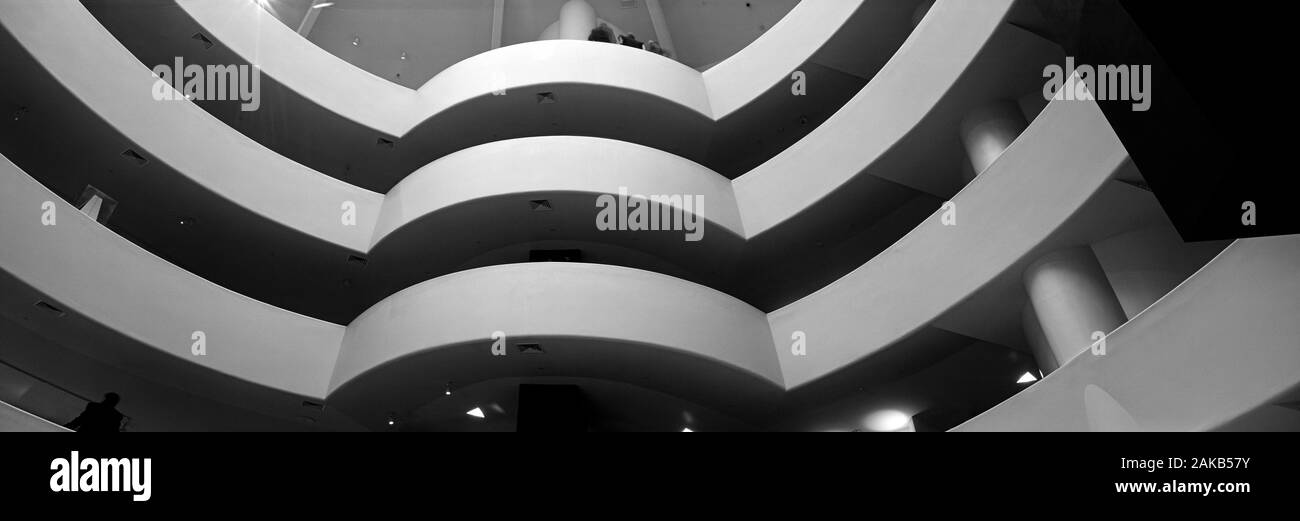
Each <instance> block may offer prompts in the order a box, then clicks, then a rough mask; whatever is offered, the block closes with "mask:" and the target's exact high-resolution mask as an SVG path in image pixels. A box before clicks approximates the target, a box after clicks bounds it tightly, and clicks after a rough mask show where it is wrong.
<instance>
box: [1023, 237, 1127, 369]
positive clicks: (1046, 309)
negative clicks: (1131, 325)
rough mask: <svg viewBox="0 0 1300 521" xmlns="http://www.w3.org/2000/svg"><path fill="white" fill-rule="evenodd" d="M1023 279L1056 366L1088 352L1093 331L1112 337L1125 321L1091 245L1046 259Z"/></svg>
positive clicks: (1038, 262) (1058, 252)
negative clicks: (1111, 334)
mask: <svg viewBox="0 0 1300 521" xmlns="http://www.w3.org/2000/svg"><path fill="white" fill-rule="evenodd" d="M1024 280H1025V289H1026V290H1027V292H1028V293H1029V302H1030V305H1031V306H1033V309H1034V316H1035V318H1037V319H1038V320H1037V321H1038V325H1039V326H1041V328H1042V331H1043V336H1044V337H1045V338H1046V339H1047V344H1048V346H1049V347H1050V348H1051V352H1052V354H1053V355H1055V362H1056V363H1057V364H1058V365H1060V364H1064V363H1066V362H1068V361H1069V360H1070V359H1071V358H1074V356H1075V355H1078V354H1079V353H1082V352H1083V351H1086V350H1088V349H1090V348H1091V347H1092V344H1093V333H1094V332H1096V331H1101V332H1102V333H1103V334H1110V332H1111V331H1114V330H1115V328H1117V327H1119V326H1120V325H1122V324H1124V321H1125V320H1126V318H1125V316H1124V308H1123V307H1121V306H1120V303H1119V299H1118V298H1116V297H1115V292H1114V291H1113V290H1112V289H1111V287H1110V282H1109V281H1107V280H1106V273H1105V272H1104V271H1102V269H1101V264H1100V263H1099V262H1097V256H1096V255H1094V254H1093V253H1092V248H1090V247H1088V246H1079V247H1074V248H1068V249H1065V250H1060V251H1056V252H1053V253H1049V254H1047V255H1044V256H1043V257H1042V258H1041V259H1039V260H1038V261H1036V262H1034V263H1033V264H1030V265H1029V267H1028V268H1026V269H1025V274H1024ZM1031 342H1032V340H1031Z"/></svg>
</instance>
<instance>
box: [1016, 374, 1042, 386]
mask: <svg viewBox="0 0 1300 521" xmlns="http://www.w3.org/2000/svg"><path fill="white" fill-rule="evenodd" d="M1037 381H1038V377H1037V376H1034V373H1025V374H1022V375H1020V379H1019V380H1016V383H1018V384H1027V383H1029V382H1037Z"/></svg>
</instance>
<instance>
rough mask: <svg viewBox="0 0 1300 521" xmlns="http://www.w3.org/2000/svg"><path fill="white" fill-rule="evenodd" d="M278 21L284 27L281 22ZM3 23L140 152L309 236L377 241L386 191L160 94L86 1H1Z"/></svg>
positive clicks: (350, 243)
mask: <svg viewBox="0 0 1300 521" xmlns="http://www.w3.org/2000/svg"><path fill="white" fill-rule="evenodd" d="M214 3H215V2H214ZM221 3H222V4H223V5H230V4H227V3H225V2H221ZM249 5H253V4H252V3H251V2H249ZM254 8H256V6H255V5H254ZM269 23H274V24H276V25H281V26H283V24H281V23H280V22H278V21H276V20H275V19H274V18H270V19H269ZM0 24H3V25H4V27H5V29H7V30H8V31H9V32H10V33H11V34H13V35H14V37H15V38H16V39H17V40H18V41H19V42H20V43H21V44H22V45H23V46H24V47H25V48H26V49H27V51H28V52H29V53H31V54H32V55H33V56H35V57H36V58H37V60H38V61H39V62H40V63H41V64H42V65H43V66H45V67H46V68H47V69H48V70H49V72H50V73H51V74H52V75H53V76H54V77H55V78H57V79H58V80H59V82H60V83H62V84H63V86H64V87H65V88H67V89H68V90H70V91H71V92H72V93H73V94H74V95H75V96H77V97H78V98H79V99H80V100H81V102H82V103H84V104H85V105H86V106H88V107H90V109H91V110H93V111H95V112H96V113H97V114H98V115H99V116H100V117H101V118H103V119H104V120H106V121H108V122H109V123H110V124H111V125H113V126H114V127H115V128H117V129H118V131H120V132H121V133H122V134H123V135H125V136H127V137H128V138H129V139H130V140H131V141H134V142H135V143H137V144H138V145H139V146H140V148H141V150H139V152H141V153H143V154H145V155H146V156H148V157H152V158H153V159H154V160H157V161H161V162H163V163H165V164H167V165H168V166H170V167H171V168H173V169H175V170H176V171H178V172H181V173H182V174H183V175H185V176H186V177H188V178H189V179H191V180H193V181H194V182H196V183H198V184H199V185H201V186H203V187H204V188H206V189H208V190H211V191H212V192H215V193H217V194H219V195H221V196H222V197H224V198H225V199H227V200H230V201H231V202H233V203H235V204H237V205H239V206H242V207H243V208H245V209H248V210H250V211H252V212H255V213H257V214H259V215H262V216H264V217H266V218H268V219H271V220H273V221H275V222H278V223H280V224H283V225H285V226H288V227H290V228H293V229H295V230H298V231H300V232H302V233H305V234H307V235H309V236H312V237H317V238H319V239H321V240H324V241H328V242H331V243H334V244H337V245H339V246H342V247H345V248H348V249H351V250H354V251H364V250H365V249H366V248H367V247H368V246H369V244H370V241H369V239H370V234H371V233H372V231H373V228H374V222H375V219H376V217H377V216H378V214H379V205H380V203H381V202H382V201H383V198H382V196H381V195H379V194H376V193H374V192H371V191H369V190H365V189H361V188H358V187H356V186H353V185H350V184H348V183H345V182H343V181H339V180H337V179H334V178H331V177H329V176H326V175H324V174H321V173H320V172H316V171H315V170H312V169H309V168H307V167H304V166H302V165H300V164H298V163H295V162H293V161H290V160H288V159H285V158H284V157H283V156H281V155H279V154H277V153H275V152H273V151H271V150H270V149H267V148H266V147H264V146H262V145H260V144H258V143H257V142H256V141H253V140H252V139H250V138H248V137H247V136H244V135H243V134H240V133H239V132H236V131H235V130H233V129H231V128H230V127H229V126H227V125H226V124H225V123H222V122H221V121H220V120H218V119H217V118H215V117H213V116H212V115H210V114H208V113H207V112H205V111H204V110H203V109H201V108H199V107H198V106H197V105H194V104H193V103H189V102H185V101H158V100H155V99H153V94H152V89H153V86H154V84H155V82H157V81H158V80H157V79H156V78H154V76H153V73H152V72H151V69H150V68H149V67H147V66H145V65H144V64H142V63H140V62H139V61H138V60H136V59H135V57H134V56H132V55H131V53H130V51H128V50H127V49H126V48H125V47H123V46H122V45H121V44H120V43H118V41H117V40H116V39H115V38H114V37H113V35H112V34H110V33H109V32H108V31H107V30H106V29H104V27H103V26H101V25H100V24H99V22H98V21H97V20H95V18H94V17H93V16H92V15H91V14H90V12H89V11H87V10H86V8H85V7H83V6H82V5H81V3H80V2H77V1H76V0H49V1H42V2H0ZM73 35H75V36H76V37H75V38H73V37H71V36H73ZM345 201H351V202H353V203H355V204H356V205H357V225H356V226H343V225H342V221H341V217H342V214H343V212H342V210H341V208H342V205H343V203H344V202H345Z"/></svg>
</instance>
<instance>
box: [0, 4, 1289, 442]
mask: <svg viewBox="0 0 1300 521" xmlns="http://www.w3.org/2000/svg"><path fill="white" fill-rule="evenodd" d="M362 4H363V2H357V1H349V2H321V1H313V0H259V1H256V2H253V1H249V2H242V1H241V2H205V1H198V0H142V1H140V2H132V3H131V4H130V5H123V4H120V3H118V4H115V3H112V2H106V1H103V0H84V1H78V0H44V1H41V2H25V1H12V0H0V28H2V29H3V30H0V56H3V60H0V68H3V71H2V72H3V76H4V77H5V78H6V82H5V85H4V86H3V87H0V106H2V107H3V109H4V111H5V113H4V114H3V115H4V116H5V117H4V119H3V123H0V133H2V134H3V135H2V137H0V155H3V158H2V159H0V430H62V429H61V427H59V425H60V424H65V423H67V422H68V421H69V420H71V419H72V418H73V417H74V416H76V415H77V414H78V413H79V412H80V411H81V409H82V408H83V407H84V406H85V405H86V403H87V402H90V401H97V400H99V397H100V396H102V395H103V394H104V393H106V392H116V393H118V394H120V395H121V396H122V397H123V400H122V403H121V404H120V405H119V409H120V410H121V411H122V413H123V414H124V415H125V417H126V419H125V420H124V422H125V428H126V429H127V430H472V431H511V430H531V429H535V428H537V427H536V426H537V425H539V421H538V420H537V418H539V417H543V418H545V417H547V416H548V415H550V416H551V417H552V421H549V422H548V421H542V422H540V424H546V425H549V426H551V427H554V426H555V425H554V424H555V423H557V421H555V420H554V417H559V416H563V417H564V418H567V419H566V420H564V421H565V422H568V424H567V425H565V427H567V428H571V429H575V430H660V431H682V430H691V431H708V430H814V431H853V430H863V431H891V432H892V431H933V430H961V431H974V430H1092V431H1111V430H1241V429H1244V430H1261V429H1267V430H1293V429H1297V428H1300V411H1297V410H1296V409H1295V408H1294V404H1295V403H1300V398H1298V397H1297V396H1296V395H1295V393H1296V391H1295V389H1298V388H1300V387H1297V384H1300V325H1297V323H1296V321H1295V320H1294V317H1296V316H1298V315H1300V236H1294V235H1293V236H1274V237H1257V238H1249V239H1240V240H1220V241H1196V242H1191V241H1186V240H1184V239H1183V235H1180V232H1181V231H1182V230H1180V229H1177V228H1176V223H1175V222H1173V221H1171V219H1170V217H1169V216H1168V215H1167V213H1166V212H1165V211H1164V209H1163V208H1162V205H1161V203H1162V201H1161V200H1159V199H1157V197H1156V195H1155V193H1153V192H1152V189H1151V188H1150V187H1149V186H1148V183H1147V182H1146V180H1145V179H1144V177H1143V174H1142V171H1141V164H1140V161H1136V160H1135V159H1134V157H1131V156H1130V151H1129V150H1127V149H1126V148H1125V141H1122V140H1121V137H1120V135H1119V134H1118V133H1117V132H1116V130H1115V129H1114V128H1113V126H1112V125H1111V123H1110V122H1109V121H1108V118H1107V114H1106V113H1104V112H1103V110H1102V107H1103V104H1108V103H1124V104H1131V105H1132V106H1133V110H1134V111H1140V110H1145V107H1149V104H1151V103H1160V101H1159V100H1160V90H1159V86H1156V87H1155V89H1154V90H1153V89H1152V88H1151V84H1150V83H1149V82H1147V83H1144V82H1143V80H1144V76H1143V74H1144V69H1143V68H1142V66H1141V64H1137V65H1134V66H1132V67H1130V66H1128V65H1125V66H1123V67H1122V71H1123V73H1124V75H1123V76H1119V74H1120V72H1117V71H1120V70H1121V68H1120V67H1118V66H1117V67H1106V68H1102V67H1097V68H1092V67H1091V66H1090V67H1089V69H1090V70H1092V71H1094V74H1093V75H1092V76H1088V77H1083V76H1076V75H1071V74H1068V73H1067V71H1068V69H1067V67H1068V64H1074V65H1076V66H1077V65H1084V64H1082V63H1076V62H1075V59H1076V58H1075V57H1074V56H1071V55H1070V53H1069V51H1068V50H1067V49H1066V48H1064V47H1062V45H1061V44H1060V42H1057V41H1055V40H1054V39H1053V35H1055V34H1061V33H1062V27H1061V26H1060V24H1063V23H1069V22H1068V21H1065V20H1068V19H1069V17H1062V16H1057V15H1059V14H1060V13H1055V12H1052V11H1051V9H1052V7H1051V5H1050V3H1048V2H1017V1H1014V0H984V1H980V2H969V1H964V0H937V1H925V0H852V1H850V0H802V1H795V0H766V1H764V0H759V1H754V2H737V1H710V2H702V1H687V0H682V1H680V2H661V1H655V0H641V1H637V2H631V3H630V5H628V4H629V3H627V2H615V1H605V0H599V1H598V0H568V1H562V0H554V1H546V2H521V1H515V0H505V1H498V2H481V1H473V2H471V1H447V2H436V3H432V4H430V5H427V6H426V5H423V4H420V5H416V4H410V5H406V4H402V5H399V6H394V7H390V8H387V9H377V8H374V6H365V5H362ZM1044 10H1046V11H1044ZM601 24H603V25H604V26H606V27H609V28H610V32H611V33H616V34H620V35H627V34H632V35H635V38H636V39H637V40H640V41H654V42H655V44H657V45H658V47H657V48H655V49H652V50H651V49H650V48H649V47H647V48H636V47H632V46H628V45H616V44H612V43H604V42H596V41H590V40H589V38H588V36H589V35H591V33H592V30H593V29H594V28H597V27H598V26H600V25H601ZM1106 36H1107V35H1105V34H1085V35H1084V37H1085V38H1105V37H1106ZM1097 65H1103V64H1097ZM1102 72H1106V73H1107V74H1111V75H1112V76H1104V75H1103V76H1099V77H1098V75H1100V74H1101V73H1102ZM1089 79H1091V80H1092V81H1089ZM1108 80H1114V81H1109V82H1108ZM1121 81H1127V82H1128V83H1122V82H1121ZM1120 86H1123V87H1126V88H1124V89H1120V88H1119V87H1120ZM1234 218H1240V220H1241V225H1242V226H1252V225H1253V224H1254V221H1255V220H1256V219H1258V218H1260V217H1259V216H1258V215H1256V211H1255V209H1254V208H1253V207H1252V206H1251V205H1250V204H1249V203H1248V202H1247V203H1244V204H1243V205H1242V212H1241V215H1239V216H1234ZM1240 236H1242V237H1248V236H1251V234H1249V233H1242V234H1241V235H1240ZM566 393H568V394H566ZM557 396H559V397H564V398H562V399H561V398H556V397H557ZM574 404H578V405H574ZM575 411H576V412H575ZM557 415H558V416H557Z"/></svg>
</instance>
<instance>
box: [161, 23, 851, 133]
mask: <svg viewBox="0 0 1300 521" xmlns="http://www.w3.org/2000/svg"><path fill="white" fill-rule="evenodd" d="M863 2H864V0H804V1H802V2H800V3H799V5H797V6H795V8H794V9H793V10H792V11H791V12H790V13H788V14H787V15H786V16H785V18H783V19H782V21H781V22H779V23H778V24H776V25H775V26H773V27H772V29H771V30H769V31H768V32H767V33H765V34H764V35H763V36H760V37H759V38H758V40H756V41H755V42H754V43H753V44H751V45H750V47H752V49H750V48H746V49H744V50H742V51H740V52H739V53H737V54H736V55H734V56H732V57H731V58H729V59H728V60H726V61H723V62H722V63H720V64H718V65H717V66H715V67H713V68H712V69H710V70H709V72H707V73H704V74H701V73H700V72H698V71H696V70H694V69H691V68H689V67H687V66H685V65H682V64H680V63H678V62H675V61H673V60H670V59H667V58H664V57H662V56H657V55H655V54H653V53H647V52H644V51H640V50H638V49H632V48H630V47H624V46H618V45H591V44H590V42H585V41H567V40H545V41H539V42H530V43H526V44H519V45H511V46H507V47H502V48H499V49H495V50H492V51H489V52H486V53H483V54H480V55H477V56H474V57H472V58H469V59H467V60H464V61H462V62H460V63H458V64H456V65H454V66H452V67H450V68H448V69H447V70H444V71H442V72H440V73H439V74H438V75H436V76H434V77H433V78H432V79H430V80H429V81H428V82H427V83H425V84H424V85H423V86H421V87H420V88H419V89H418V90H417V91H412V90H410V89H407V88H405V87H402V86H400V85H396V84H393V83H391V82H388V81H387V80H384V79H382V78H379V77H377V76H374V75H373V74H370V73H368V72H366V71H363V70H361V69H359V68H357V67H355V66H353V65H352V64H350V63H348V62H346V61H344V60H343V59H341V58H338V57H336V56H334V55H332V54H330V53H328V52H326V51H324V50H323V49H320V48H319V47H317V46H316V45H314V44H312V43H311V42H310V41H308V40H307V39H306V38H303V37H302V36H301V35H299V34H298V33H296V32H294V31H293V30H292V29H290V28H289V27H287V26H285V25H284V24H283V23H280V22H279V21H278V20H276V19H275V17H274V15H272V14H270V13H268V12H266V10H264V9H262V8H261V7H258V6H257V5H256V4H255V3H253V2H210V1H204V0H178V4H179V5H180V6H181V7H182V8H183V9H185V11H186V12H187V13H188V14H189V15H190V17H192V18H193V19H194V20H195V21H196V22H198V24H199V25H200V26H202V27H203V28H204V29H205V30H206V31H208V32H210V33H211V34H212V35H213V36H214V37H215V39H217V40H218V41H220V42H222V43H223V44H224V45H226V46H227V47H229V48H230V49H231V50H233V51H234V52H235V53H237V54H239V55H240V56H242V57H244V58H245V59H246V60H248V61H249V62H250V63H254V64H257V65H259V66H260V67H261V69H262V70H263V71H264V72H265V73H266V74H268V75H269V76H271V77H273V78H275V79H276V81H278V82H280V83H282V84H284V85H286V86H288V87H289V88H290V89H292V90H294V91H295V92H297V93H299V94H300V95H302V96H304V97H306V98H308V99H310V100H312V101H314V102H316V103H317V104H319V105H320V106H322V107H325V108H327V109H329V110H330V111H332V112H334V113H336V114H339V115H341V116H343V117H346V118H348V119H350V120H352V121H355V122H357V123H359V124H362V125H365V126H367V127H370V128H373V129H375V130H379V131H381V132H384V133H387V134H389V135H392V136H398V137H401V136H404V135H406V133H407V132H409V131H410V130H411V129H413V128H415V127H416V126H417V125H419V124H420V123H421V122H423V121H425V120H427V119H429V118H430V117H432V116H433V115H434V114H437V113H438V112H440V111H442V110H444V109H446V108H447V107H451V106H453V105H456V104H457V103H460V102H463V101H466V100H468V99H471V98H474V97H478V96H484V95H488V94H490V93H492V92H495V91H498V90H507V91H508V90H510V89H515V88H520V87H526V86H530V85H539V84H545V83H587V84H593V85H605V86H610V87H618V88H626V89H631V90H636V91H642V92H646V93H648V94H652V95H655V96H658V97H661V98H663V99H667V100H671V101H674V102H676V103H678V104H680V105H683V106H685V107H689V108H691V109H694V110H695V111H697V112H699V113H700V114H702V115H704V116H707V117H710V118H712V119H715V120H716V119H721V118H723V117H726V116H727V115H729V114H731V113H732V112H734V111H735V110H737V109H739V108H740V107H743V106H745V105H747V104H749V103H750V102H751V101H753V100H754V99H755V98H757V97H758V96H759V95H760V94H762V93H763V92H765V91H766V90H767V89H768V88H770V87H771V86H772V85H774V84H776V83H777V82H780V81H782V80H784V79H787V78H788V76H789V74H790V72H791V71H793V70H794V69H795V68H796V67H798V66H799V65H800V64H802V63H804V62H806V61H808V59H809V58H811V57H812V55H813V53H814V52H816V51H817V49H819V48H820V47H821V46H822V45H823V44H825V43H826V42H827V41H828V40H829V39H830V37H831V36H832V35H834V34H835V32H836V31H837V30H838V29H839V28H840V27H841V26H842V25H843V24H844V22H845V21H847V20H848V19H849V17H850V16H851V15H852V14H853V12H854V11H856V10H857V9H858V7H860V6H861V5H862V3H863ZM583 39H585V36H584V38H583ZM503 71H506V72H503ZM381 84H386V85H381ZM713 103H718V104H719V106H717V107H714V106H713Z"/></svg>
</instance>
